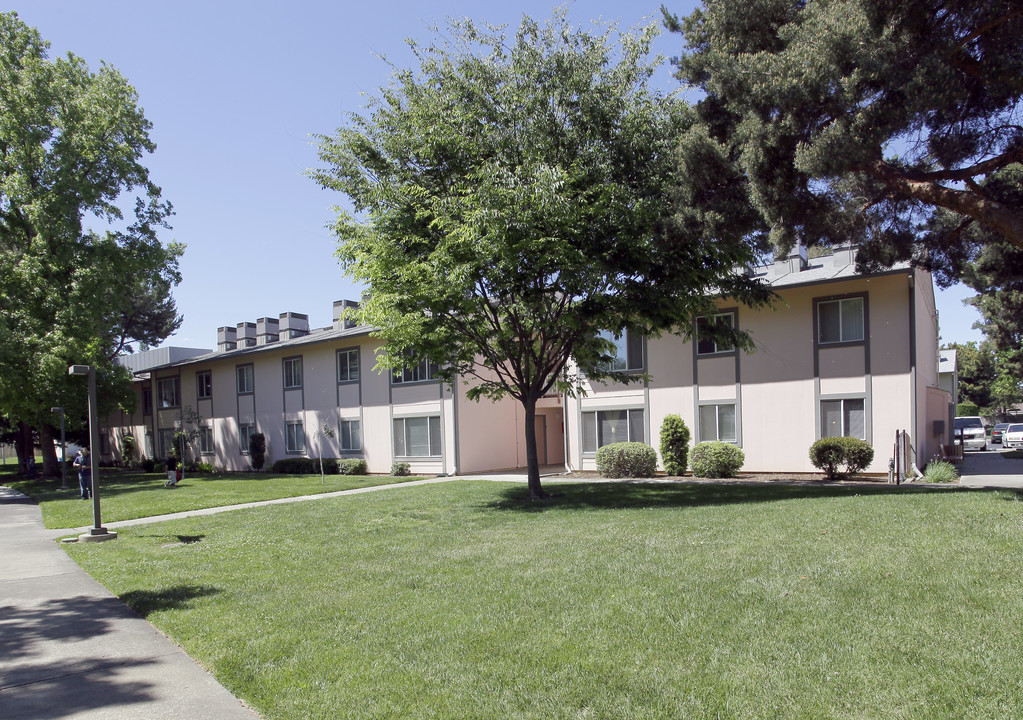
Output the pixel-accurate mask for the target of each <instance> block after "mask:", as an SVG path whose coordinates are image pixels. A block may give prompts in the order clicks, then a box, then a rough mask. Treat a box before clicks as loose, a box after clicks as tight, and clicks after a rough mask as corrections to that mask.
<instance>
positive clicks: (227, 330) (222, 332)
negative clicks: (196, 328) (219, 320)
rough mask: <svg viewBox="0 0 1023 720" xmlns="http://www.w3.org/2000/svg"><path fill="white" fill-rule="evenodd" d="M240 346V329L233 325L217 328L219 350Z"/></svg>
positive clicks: (225, 350)
mask: <svg viewBox="0 0 1023 720" xmlns="http://www.w3.org/2000/svg"><path fill="white" fill-rule="evenodd" d="M237 347H238V331H237V330H236V329H235V328H233V327H226V326H225V327H219V328H217V352H227V351H228V350H235V349H236V348H237Z"/></svg>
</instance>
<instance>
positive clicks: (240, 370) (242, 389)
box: [236, 365, 253, 395]
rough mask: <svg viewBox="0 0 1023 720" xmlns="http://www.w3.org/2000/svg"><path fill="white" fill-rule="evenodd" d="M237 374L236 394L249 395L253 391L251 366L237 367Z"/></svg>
mask: <svg viewBox="0 0 1023 720" xmlns="http://www.w3.org/2000/svg"><path fill="white" fill-rule="evenodd" d="M236 373H237V374H238V394H239V395H251V394H252V389H253V382H252V366H251V365H239V366H238V367H237V369H236Z"/></svg>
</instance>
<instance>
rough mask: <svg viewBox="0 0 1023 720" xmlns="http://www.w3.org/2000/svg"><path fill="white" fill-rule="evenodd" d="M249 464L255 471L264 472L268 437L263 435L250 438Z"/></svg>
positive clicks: (253, 434) (259, 434) (258, 434)
mask: <svg viewBox="0 0 1023 720" xmlns="http://www.w3.org/2000/svg"><path fill="white" fill-rule="evenodd" d="M249 463H250V464H251V465H252V469H253V470H262V469H263V465H264V464H265V463H266V435H264V434H263V433H252V435H251V436H249Z"/></svg>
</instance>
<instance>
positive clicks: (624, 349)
mask: <svg viewBox="0 0 1023 720" xmlns="http://www.w3.org/2000/svg"><path fill="white" fill-rule="evenodd" d="M598 337H601V338H603V339H605V340H610V341H611V342H613V343H614V344H615V347H616V348H617V351H616V353H615V358H614V360H612V361H611V363H610V364H608V365H606V366H605V367H604V369H605V370H606V371H607V372H614V373H627V372H637V371H642V370H643V368H645V367H646V343H645V342H644V338H643V336H642V335H640V336H639V337H637V336H636V335H635V334H634V333H632V332H631V331H629V330H624V331H622V334H621V335H615V334H614V333H613V332H611V331H610V330H601V331H600V333H598Z"/></svg>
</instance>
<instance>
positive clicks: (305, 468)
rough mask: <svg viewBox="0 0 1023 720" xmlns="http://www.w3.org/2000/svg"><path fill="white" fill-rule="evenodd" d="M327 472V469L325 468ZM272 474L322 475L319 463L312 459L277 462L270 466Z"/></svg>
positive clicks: (284, 459)
mask: <svg viewBox="0 0 1023 720" xmlns="http://www.w3.org/2000/svg"><path fill="white" fill-rule="evenodd" d="M324 471H326V468H324ZM270 472H272V473H273V474H275V475H312V474H313V473H316V474H317V475H318V474H319V473H320V464H319V461H316V460H313V459H312V458H304V457H293V458H282V459H280V460H275V461H274V462H273V463H272V464H271V465H270Z"/></svg>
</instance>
